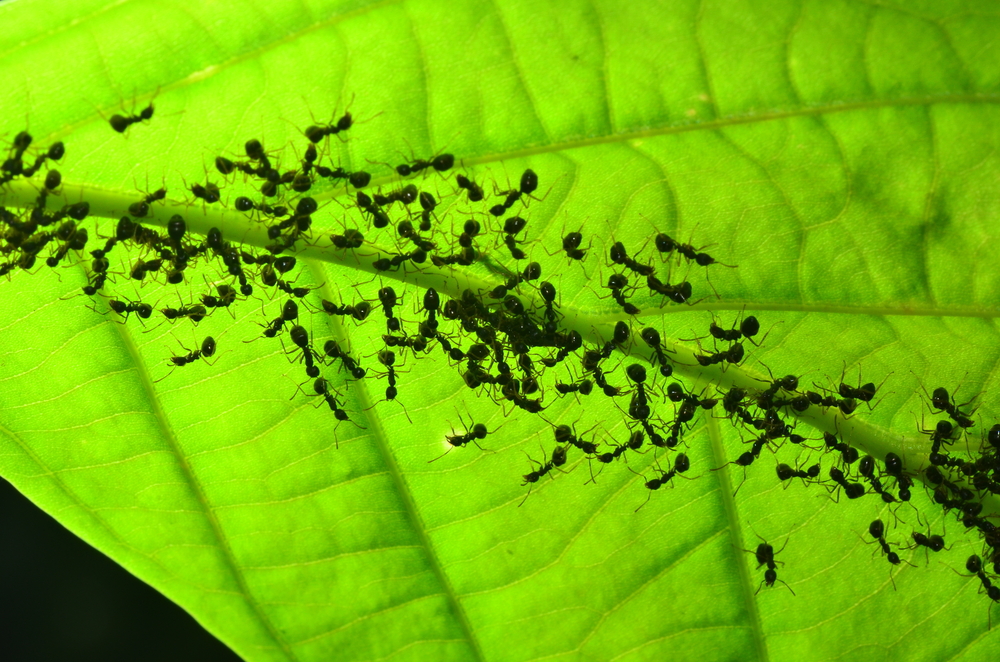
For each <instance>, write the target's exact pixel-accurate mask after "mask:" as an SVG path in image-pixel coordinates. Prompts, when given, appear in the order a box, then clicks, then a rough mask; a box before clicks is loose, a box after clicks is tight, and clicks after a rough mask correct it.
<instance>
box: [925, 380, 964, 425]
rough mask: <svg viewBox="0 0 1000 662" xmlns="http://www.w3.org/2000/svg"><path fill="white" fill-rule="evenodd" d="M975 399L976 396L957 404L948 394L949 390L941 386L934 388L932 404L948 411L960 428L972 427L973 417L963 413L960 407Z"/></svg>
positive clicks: (936, 407)
mask: <svg viewBox="0 0 1000 662" xmlns="http://www.w3.org/2000/svg"><path fill="white" fill-rule="evenodd" d="M921 388H923V387H921ZM956 390H957V389H956ZM926 392H927V391H926V390H925V391H924V393H926ZM975 399H976V398H975V397H973V398H972V399H971V400H969V401H967V402H963V403H962V404H960V405H959V404H955V403H953V402H952V401H951V398H950V397H949V396H948V391H947V390H945V389H944V387H940V386H939V387H938V388H936V389H934V393H933V394H932V396H931V404H932V405H933V406H934V408H935V409H938V410H940V411H944V412H947V413H948V415H949V416H950V417H951V419H952V420H953V421H955V423H957V424H958V426H959V427H960V428H971V427H972V426H973V425H975V423H973V422H972V419H970V418H969V417H968V416H966V415H965V414H963V413H962V411H961V409H960V407H964V406H965V405H967V404H969V403H970V402H972V400H975Z"/></svg>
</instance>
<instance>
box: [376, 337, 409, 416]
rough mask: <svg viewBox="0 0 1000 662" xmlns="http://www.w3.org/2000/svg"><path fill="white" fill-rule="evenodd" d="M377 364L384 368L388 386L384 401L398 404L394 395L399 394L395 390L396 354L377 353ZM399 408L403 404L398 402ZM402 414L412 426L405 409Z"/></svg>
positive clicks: (387, 352)
mask: <svg viewBox="0 0 1000 662" xmlns="http://www.w3.org/2000/svg"><path fill="white" fill-rule="evenodd" d="M378 362H379V363H381V364H382V365H383V366H385V369H386V374H387V376H388V379H389V386H388V387H386V389H385V399H386V400H395V401H396V402H399V400H396V395H397V394H398V393H399V391H398V390H397V389H396V369H395V365H396V353H395V352H393V351H391V350H388V349H383V350H381V351H380V352H379V353H378ZM399 406H400V407H403V403H402V402H399ZM403 413H404V414H406V419H407V420H408V421H410V423H411V424H412V423H413V420H412V419H411V418H410V414H409V413H408V412H407V411H406V407H403Z"/></svg>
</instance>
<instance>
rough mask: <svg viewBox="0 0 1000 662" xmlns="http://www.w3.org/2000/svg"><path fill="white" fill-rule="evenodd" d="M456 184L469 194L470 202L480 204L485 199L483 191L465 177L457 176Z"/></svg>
mask: <svg viewBox="0 0 1000 662" xmlns="http://www.w3.org/2000/svg"><path fill="white" fill-rule="evenodd" d="M455 182H456V183H457V184H458V187H459V188H462V189H465V190H466V191H467V192H468V194H469V202H479V201H481V200H482V199H483V189H482V187H481V186H479V184H477V183H475V182H474V181H472V180H471V179H469V178H468V177H466V176H465V175H462V174H459V175H456V176H455Z"/></svg>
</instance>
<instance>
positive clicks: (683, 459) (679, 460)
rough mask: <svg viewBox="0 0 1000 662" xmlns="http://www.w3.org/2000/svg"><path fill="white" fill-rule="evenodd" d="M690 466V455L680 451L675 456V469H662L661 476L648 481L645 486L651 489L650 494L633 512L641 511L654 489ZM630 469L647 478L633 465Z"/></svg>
mask: <svg viewBox="0 0 1000 662" xmlns="http://www.w3.org/2000/svg"><path fill="white" fill-rule="evenodd" d="M690 468H691V461H690V460H689V459H688V456H687V455H685V454H684V453H678V454H677V457H676V458H674V468H673V469H671V470H670V471H661V472H660V477H659V478H653V479H652V480H647V481H646V485H645V486H646V489H647V490H649V494H647V495H646V500H645V501H643V502H642V504H640V505H639V508H636V509H635V510H634V511H633V512H636V513H637V512H639V509H640V508H642V507H643V506H645V505H646V504H647V503H649V499H650V498H651V497H652V496H653V491H654V490H658V489H660V488H661V487H662V486H663V485H665V484H667V483H669V482H671V481H672V480H673V478H674V476H679V475H680V474H683V473H684V472H686V471H687V470H688V469H690ZM629 470H631V471H632V473H635V474H636V475H637V476H641V477H642V478H643V479H645V478H646V477H645V476H643V475H642V474H640V473H637V472H636V471H635V470H633V469H632V467H629Z"/></svg>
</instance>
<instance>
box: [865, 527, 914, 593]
mask: <svg viewBox="0 0 1000 662" xmlns="http://www.w3.org/2000/svg"><path fill="white" fill-rule="evenodd" d="M868 535H870V536H871V537H872V538H874V539H875V542H877V543H878V544H879V546H880V547H881V548H882V554H884V555H885V558H886V560H887V561H888V562H889V563H891V564H892V565H899V564H900V563H905V564H906V565H908V566H911V567H916V566H914V565H913V564H912V563H910V562H909V561H904V560H903V559H901V558H899V554H897V553H896V552H894V551H892V549H890V547H889V543H888V542H886V540H885V524H883V523H882V520H880V519H877V520H874V521H873V522H872V523H871V524H869V525H868ZM889 579H890V580H891V581H892V589H893V590H896V580H895V579H893V577H892V570H890V571H889Z"/></svg>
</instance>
